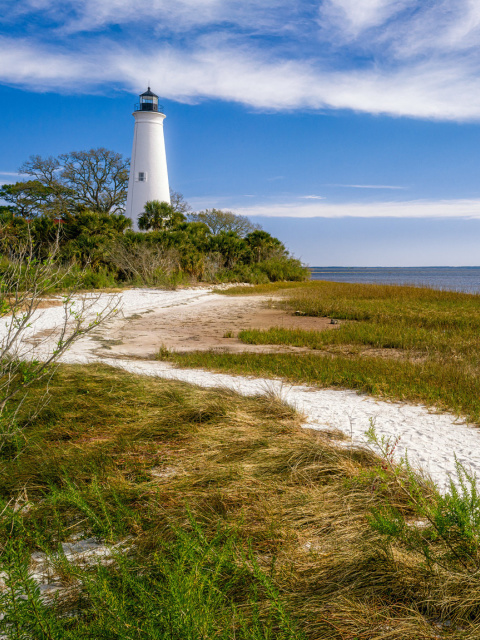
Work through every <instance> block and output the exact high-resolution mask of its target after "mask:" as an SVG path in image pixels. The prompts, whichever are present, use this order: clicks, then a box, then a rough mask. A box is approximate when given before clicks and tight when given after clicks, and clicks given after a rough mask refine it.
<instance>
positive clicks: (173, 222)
mask: <svg viewBox="0 0 480 640" xmlns="http://www.w3.org/2000/svg"><path fill="white" fill-rule="evenodd" d="M184 221H185V216H184V215H183V213H179V212H178V211H175V209H174V208H173V207H172V205H170V204H168V202H160V200H150V201H149V202H146V203H145V208H144V210H143V213H142V214H141V215H140V216H139V217H138V227H139V229H142V231H150V230H151V231H160V230H161V229H173V228H175V227H176V226H178V225H179V224H180V223H181V222H184Z"/></svg>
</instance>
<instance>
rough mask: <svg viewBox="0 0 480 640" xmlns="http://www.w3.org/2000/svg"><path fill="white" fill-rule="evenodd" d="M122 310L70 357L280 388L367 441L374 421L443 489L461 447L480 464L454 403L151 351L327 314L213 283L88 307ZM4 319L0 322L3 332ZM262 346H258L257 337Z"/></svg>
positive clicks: (247, 389) (313, 413)
mask: <svg viewBox="0 0 480 640" xmlns="http://www.w3.org/2000/svg"><path fill="white" fill-rule="evenodd" d="M112 301H115V305H116V306H117V307H118V308H119V312H118V313H117V315H116V316H115V318H113V319H112V320H110V321H108V322H107V323H106V324H105V325H103V326H101V327H99V328H97V329H95V331H94V332H93V333H92V334H90V335H89V336H87V337H85V338H82V339H81V340H79V341H78V342H77V343H75V345H74V346H73V347H72V348H71V349H70V350H69V352H68V353H66V354H65V355H64V356H63V358H62V361H63V362H66V363H88V362H102V363H105V364H108V365H111V366H114V367H119V368H122V369H125V370H127V371H130V372H132V373H135V374H139V375H149V376H158V377H161V378H167V379H174V380H181V381H184V382H188V383H191V384H197V385H200V386H202V387H225V388H228V389H233V390H235V391H237V392H238V393H241V394H243V395H257V394H264V393H272V392H273V393H276V394H277V395H279V396H281V397H282V398H283V399H284V400H285V401H286V402H288V403H289V404H291V405H293V406H294V407H295V408H296V409H298V410H299V411H300V412H302V413H303V414H304V415H305V426H306V427H309V428H313V429H338V430H340V431H342V432H343V433H344V434H346V436H347V437H348V439H349V441H350V442H352V443H353V444H365V442H366V438H365V432H366V430H367V429H368V428H369V426H370V425H371V424H372V423H373V424H374V425H375V428H376V430H377V433H378V434H379V435H380V436H382V435H383V436H386V437H389V438H397V437H398V438H399V443H398V446H397V448H396V452H395V455H396V456H397V458H400V457H401V456H404V455H405V453H407V454H408V457H409V460H410V462H411V463H412V464H413V466H415V467H416V468H417V469H419V470H422V471H423V472H424V473H426V474H428V475H430V476H431V478H432V479H433V480H434V481H435V482H436V483H437V485H438V486H439V488H440V489H441V490H444V489H445V487H446V486H447V483H448V479H449V476H450V474H454V473H455V456H456V457H457V459H458V461H459V462H460V463H461V464H463V465H465V466H466V467H467V468H468V469H469V470H471V471H473V472H475V473H477V472H479V473H480V430H479V429H477V428H476V427H472V426H469V425H468V424H467V423H466V422H465V421H463V420H459V419H457V418H456V417H455V416H453V415H451V414H449V413H436V412H434V411H431V410H429V409H427V408H426V407H424V406H414V405H409V404H405V403H393V402H385V401H381V400H376V399H374V398H372V397H369V396H366V395H362V394H359V393H356V392H354V391H348V390H337V389H335V390H333V389H319V388H312V387H307V386H303V385H287V384H285V383H284V382H282V381H280V380H269V379H264V378H254V377H244V376H236V375H225V374H219V373H213V372H210V371H204V370H196V369H179V368H175V367H173V366H172V365H170V364H169V363H166V362H160V361H155V360H153V357H154V354H155V352H156V351H157V350H158V348H159V347H160V346H161V345H164V346H166V347H168V348H175V349H177V350H187V351H188V350H192V349H199V348H203V349H211V348H213V349H225V348H226V349H228V350H231V351H237V350H240V349H241V350H246V345H241V344H240V343H239V341H238V340H236V338H224V335H225V333H228V332H229V331H231V332H232V333H234V334H235V332H238V330H240V329H242V328H247V327H249V326H250V327H258V328H265V327H267V326H272V325H283V326H288V327H290V326H292V327H302V328H314V327H316V328H319V329H325V330H332V328H333V327H334V326H335V325H331V326H328V320H326V319H316V318H302V317H296V316H291V315H288V314H287V313H285V312H284V311H283V310H282V309H279V308H275V302H274V307H273V308H272V307H271V306H270V307H269V306H268V304H267V303H268V300H267V299H266V298H261V297H257V296H255V297H253V296H241V297H230V296H223V295H220V294H218V293H216V292H215V290H214V289H212V288H206V287H205V288H201V287H200V288H195V289H184V290H179V291H161V290H152V289H150V290H149V289H134V290H127V291H125V292H123V293H121V294H119V298H118V299H117V298H115V294H102V295H101V296H100V297H99V298H98V299H96V300H95V301H94V302H93V304H92V308H91V309H90V310H89V313H90V315H91V317H93V316H94V314H95V313H96V312H98V311H99V310H101V309H102V308H103V307H104V306H105V304H107V303H108V302H112ZM61 320H62V309H61V308H60V307H51V308H48V309H42V310H40V311H39V312H38V313H37V314H36V317H35V318H34V320H33V322H32V326H31V327H30V328H29V329H28V331H27V332H26V333H27V335H25V336H24V341H25V345H28V346H29V347H33V348H34V350H35V354H36V356H37V357H45V355H46V353H47V352H48V350H49V349H50V348H51V345H52V344H53V340H54V334H55V327H56V326H58V325H59V323H60V322H61ZM1 331H2V327H0V335H1ZM255 350H258V347H255Z"/></svg>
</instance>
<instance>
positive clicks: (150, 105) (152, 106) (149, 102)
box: [135, 87, 162, 111]
mask: <svg viewBox="0 0 480 640" xmlns="http://www.w3.org/2000/svg"><path fill="white" fill-rule="evenodd" d="M161 110H162V106H161V105H159V104H158V96H157V95H156V94H155V93H153V91H151V90H150V87H148V89H147V90H146V91H144V92H143V93H142V94H140V102H139V103H138V104H136V105H135V111H161Z"/></svg>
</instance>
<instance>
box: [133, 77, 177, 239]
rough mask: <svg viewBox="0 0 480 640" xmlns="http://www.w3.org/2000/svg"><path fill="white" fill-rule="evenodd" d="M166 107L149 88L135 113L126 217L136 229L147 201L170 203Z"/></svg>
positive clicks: (141, 97) (141, 98)
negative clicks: (164, 122) (164, 127)
mask: <svg viewBox="0 0 480 640" xmlns="http://www.w3.org/2000/svg"><path fill="white" fill-rule="evenodd" d="M162 108H163V107H162V106H161V105H159V104H158V96H156V95H155V94H154V93H152V91H150V87H148V90H147V91H145V92H144V93H142V94H141V95H140V103H139V104H136V105H135V111H134V112H133V116H134V118H135V129H134V133H133V148H132V161H131V164H130V178H129V181H128V194H127V206H126V210H125V215H126V216H128V217H129V218H130V219H131V220H132V221H133V227H134V229H137V228H138V224H137V220H138V216H139V215H140V214H141V213H142V212H143V208H144V206H145V203H146V202H148V201H149V200H160V202H168V203H169V204H170V189H169V186H168V173H167V156H166V153H165V140H164V137H163V121H164V119H165V114H163V113H162Z"/></svg>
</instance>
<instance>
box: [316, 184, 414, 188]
mask: <svg viewBox="0 0 480 640" xmlns="http://www.w3.org/2000/svg"><path fill="white" fill-rule="evenodd" d="M326 186H327V187H343V188H346V189H406V188H407V187H400V186H397V185H391V184H327V185H326Z"/></svg>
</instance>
